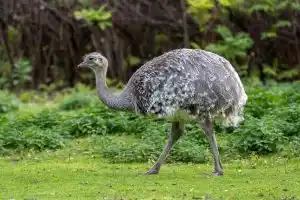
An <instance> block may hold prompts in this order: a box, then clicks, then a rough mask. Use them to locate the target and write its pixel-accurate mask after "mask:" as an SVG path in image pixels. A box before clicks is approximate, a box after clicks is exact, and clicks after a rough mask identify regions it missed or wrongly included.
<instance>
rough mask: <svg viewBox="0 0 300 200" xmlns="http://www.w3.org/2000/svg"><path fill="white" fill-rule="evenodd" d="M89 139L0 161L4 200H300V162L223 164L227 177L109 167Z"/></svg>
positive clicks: (175, 168)
mask: <svg viewBox="0 0 300 200" xmlns="http://www.w3.org/2000/svg"><path fill="white" fill-rule="evenodd" d="M89 144H91V143H90V142H89V139H81V140H76V141H74V142H72V143H71V144H70V145H68V146H67V147H66V148H64V149H63V150H59V151H56V152H43V153H39V154H26V155H23V156H20V155H19V156H12V157H5V158H1V159H0V168H1V179H0V198H1V199H5V200H6V199H7V200H8V199H16V200H18V199H114V198H115V196H116V195H117V198H116V199H121V197H123V199H204V197H205V196H208V197H209V198H207V199H252V200H253V199H296V198H291V197H293V196H294V197H296V196H297V197H300V160H299V159H293V160H287V159H283V158H275V157H269V158H257V157H252V158H250V159H249V160H240V161H236V162H232V163H224V168H225V175H224V176H223V177H211V176H205V175H203V173H207V172H211V170H212V167H211V165H210V163H208V164H199V165H193V164H190V165H189V164H166V165H164V166H163V167H162V169H161V173H160V174H159V175H155V176H139V175H137V173H138V172H144V171H145V170H147V168H148V167H149V166H150V164H147V163H144V164H110V163H108V162H107V161H105V160H103V159H101V158H100V157H99V156H98V155H97V154H96V153H94V152H91V151H90V150H89V149H90V148H88V146H89Z"/></svg>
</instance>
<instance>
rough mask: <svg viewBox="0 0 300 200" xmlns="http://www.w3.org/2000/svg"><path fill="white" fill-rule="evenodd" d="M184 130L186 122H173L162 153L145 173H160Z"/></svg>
mask: <svg viewBox="0 0 300 200" xmlns="http://www.w3.org/2000/svg"><path fill="white" fill-rule="evenodd" d="M183 131H184V122H182V121H175V122H172V129H171V132H170V134H169V137H168V140H167V142H166V144H165V147H164V149H163V151H162V153H161V154H160V156H159V158H158V160H157V161H156V163H155V164H154V165H153V167H152V168H151V169H150V170H149V171H147V172H146V173H145V175H151V174H158V172H159V170H160V167H161V165H162V164H163V162H164V161H165V159H166V158H167V156H168V154H169V153H170V151H171V149H172V147H173V145H174V144H175V143H176V142H177V140H178V139H179V138H180V137H181V135H182V134H183Z"/></svg>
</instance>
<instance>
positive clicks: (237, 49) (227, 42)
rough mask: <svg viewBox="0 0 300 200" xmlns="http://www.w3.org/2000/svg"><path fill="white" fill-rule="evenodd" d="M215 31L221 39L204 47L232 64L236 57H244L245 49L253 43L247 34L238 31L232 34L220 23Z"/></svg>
mask: <svg viewBox="0 0 300 200" xmlns="http://www.w3.org/2000/svg"><path fill="white" fill-rule="evenodd" d="M216 31H217V32H218V33H219V34H220V35H221V37H222V40H221V41H219V42H217V43H215V44H209V45H208V46H206V47H205V49H206V50H208V51H212V52H215V53H217V54H220V55H222V56H224V57H225V58H227V59H228V60H230V61H231V62H233V63H234V64H236V63H237V61H236V59H237V58H243V59H245V58H246V56H247V50H248V49H249V48H251V47H252V45H253V41H252V39H251V37H250V36H249V34H247V33H238V34H236V35H233V34H232V32H231V30H230V29H229V28H227V27H226V26H220V25H219V26H218V27H217V29H216Z"/></svg>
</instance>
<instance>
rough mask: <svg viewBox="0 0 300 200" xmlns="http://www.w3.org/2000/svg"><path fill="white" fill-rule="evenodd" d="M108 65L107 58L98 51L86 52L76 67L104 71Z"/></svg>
mask: <svg viewBox="0 0 300 200" xmlns="http://www.w3.org/2000/svg"><path fill="white" fill-rule="evenodd" d="M107 66H108V61H107V59H106V58H105V57H104V56H103V55H102V54H101V53H98V52H92V53H89V54H86V55H85V56H84V57H83V61H82V62H81V63H80V64H79V65H77V67H78V68H87V67H88V68H91V69H92V70H94V71H99V70H100V71H106V70H107Z"/></svg>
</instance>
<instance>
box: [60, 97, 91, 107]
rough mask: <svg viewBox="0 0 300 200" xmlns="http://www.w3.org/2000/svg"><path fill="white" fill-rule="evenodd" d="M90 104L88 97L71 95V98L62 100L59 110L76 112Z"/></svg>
mask: <svg viewBox="0 0 300 200" xmlns="http://www.w3.org/2000/svg"><path fill="white" fill-rule="evenodd" d="M90 103H91V99H90V98H89V97H88V96H83V95H79V94H73V95H72V96H71V97H69V98H67V99H66V100H64V101H63V102H62V103H61V104H60V106H59V108H60V109H61V110H66V111H69V110H76V109H80V108H84V107H86V106H87V105H89V104H90Z"/></svg>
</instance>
